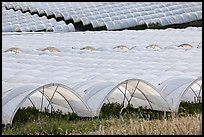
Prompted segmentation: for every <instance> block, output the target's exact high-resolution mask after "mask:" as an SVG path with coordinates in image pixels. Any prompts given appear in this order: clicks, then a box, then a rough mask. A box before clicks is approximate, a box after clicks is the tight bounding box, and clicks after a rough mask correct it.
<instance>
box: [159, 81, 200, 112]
mask: <svg viewBox="0 0 204 137" xmlns="http://www.w3.org/2000/svg"><path fill="white" fill-rule="evenodd" d="M159 89H160V90H161V95H162V96H163V97H164V98H165V99H166V101H167V102H168V104H169V106H170V107H171V109H172V111H175V112H177V111H178V108H179V105H180V102H181V101H190V102H194V103H197V102H202V77H200V78H198V79H194V78H191V77H186V78H185V77H182V78H180V77H174V78H169V79H167V80H165V81H164V82H162V83H161V85H160V86H159Z"/></svg>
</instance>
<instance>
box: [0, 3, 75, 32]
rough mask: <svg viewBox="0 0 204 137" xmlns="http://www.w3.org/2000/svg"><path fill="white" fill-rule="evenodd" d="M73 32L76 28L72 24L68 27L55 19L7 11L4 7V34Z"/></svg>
mask: <svg viewBox="0 0 204 137" xmlns="http://www.w3.org/2000/svg"><path fill="white" fill-rule="evenodd" d="M36 31H48V32H50V31H54V32H72V31H75V27H74V25H73V24H72V23H69V24H68V25H67V24H66V23H65V22H64V21H59V22H57V21H56V20H55V19H54V18H52V19H47V17H45V16H43V17H39V16H38V15H36V14H34V15H31V14H30V13H28V12H27V13H22V12H21V11H19V10H18V11H14V10H12V9H11V10H6V9H5V8H3V7H2V32H36Z"/></svg>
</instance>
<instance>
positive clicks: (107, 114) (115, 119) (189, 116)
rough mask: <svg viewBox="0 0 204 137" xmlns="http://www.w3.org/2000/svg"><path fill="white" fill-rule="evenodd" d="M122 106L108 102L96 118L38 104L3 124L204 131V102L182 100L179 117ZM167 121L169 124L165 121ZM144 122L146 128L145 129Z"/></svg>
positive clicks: (33, 129)
mask: <svg viewBox="0 0 204 137" xmlns="http://www.w3.org/2000/svg"><path fill="white" fill-rule="evenodd" d="M121 108H122V105H120V104H118V103H111V104H105V105H104V106H103V107H102V109H101V112H100V116H99V117H94V118H81V117H78V116H77V115H76V114H75V113H68V114H66V115H64V114H62V112H61V111H57V112H52V113H48V112H39V111H38V110H37V109H35V108H23V109H19V110H18V112H17V113H16V115H15V117H14V120H13V125H12V127H3V125H2V133H3V134H6V135H65V134H123V133H124V134H168V133H169V134H170V133H171V132H174V133H172V134H185V133H184V131H183V130H185V131H186V132H190V133H189V134H201V131H202V130H201V127H202V126H201V124H200V123H201V122H202V103H200V104H191V103H184V102H182V103H181V105H180V108H179V112H178V114H177V116H176V117H175V118H174V117H172V115H171V113H170V112H167V116H166V117H164V112H161V111H155V110H149V109H145V108H142V107H140V108H133V107H132V106H131V105H130V106H128V108H126V109H125V110H123V111H122V112H121ZM165 121H167V123H169V124H165ZM179 121H180V122H179ZM193 123H195V124H193ZM196 123H197V124H196ZM143 124H144V126H145V127H146V129H142V128H143ZM180 124H183V126H185V124H187V125H186V126H185V129H182V128H181V129H180V128H179V129H174V128H175V127H174V125H175V126H178V125H180ZM191 124H192V125H191ZM199 124H200V125H199ZM195 125H197V126H195ZM155 126H156V127H155ZM162 126H163V127H165V128H166V130H168V131H165V129H164V131H162V130H161V129H160V128H161V127H162ZM128 127H129V128H128ZM194 128H197V129H194ZM131 129H135V130H134V131H132V130H131ZM150 129H151V130H150ZM153 129H154V130H153ZM156 129H157V130H156ZM170 129H172V131H171V130H170ZM193 129H194V130H193ZM146 130H149V131H146Z"/></svg>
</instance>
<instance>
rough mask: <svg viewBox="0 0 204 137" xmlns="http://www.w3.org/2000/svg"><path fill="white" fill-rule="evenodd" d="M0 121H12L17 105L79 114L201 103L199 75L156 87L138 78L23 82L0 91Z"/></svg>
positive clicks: (173, 109) (174, 108)
mask: <svg viewBox="0 0 204 137" xmlns="http://www.w3.org/2000/svg"><path fill="white" fill-rule="evenodd" d="M2 94H3V95H2V124H12V121H13V118H14V116H15V114H16V112H17V110H18V109H19V108H20V107H28V106H31V107H36V108H37V109H39V110H40V111H45V109H46V110H49V111H50V112H51V111H56V110H62V112H63V113H67V112H74V113H76V114H77V115H78V116H81V117H95V116H99V113H100V109H101V108H102V106H103V104H104V103H113V102H118V103H122V104H123V106H124V107H126V106H127V105H128V104H132V105H133V107H140V106H142V107H146V108H148V109H153V110H159V111H170V112H177V111H178V108H179V104H180V102H181V101H189V102H193V103H201V102H202V77H199V78H197V79H194V78H192V77H172V78H169V79H167V80H165V81H163V82H162V83H159V84H158V85H157V86H154V85H152V84H150V83H149V82H147V81H144V80H142V79H128V80H125V81H122V82H119V83H117V82H95V83H94V82H93V83H87V84H85V83H83V82H81V83H80V82H79V83H77V84H76V83H75V84H73V85H66V83H50V84H46V85H42V86H39V85H26V86H23V87H18V88H15V89H11V90H9V91H5V92H2Z"/></svg>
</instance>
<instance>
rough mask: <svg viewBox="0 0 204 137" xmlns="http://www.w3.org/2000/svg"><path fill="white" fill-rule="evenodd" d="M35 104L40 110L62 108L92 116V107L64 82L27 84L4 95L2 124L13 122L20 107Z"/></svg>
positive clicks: (63, 110)
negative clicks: (41, 84) (38, 85)
mask: <svg viewBox="0 0 204 137" xmlns="http://www.w3.org/2000/svg"><path fill="white" fill-rule="evenodd" d="M28 106H33V107H35V108H37V109H39V110H40V111H45V108H46V110H49V111H50V112H51V111H56V110H62V112H63V113H67V112H74V113H76V114H77V115H78V116H81V117H92V116H93V115H92V113H91V110H90V108H89V107H88V106H87V105H86V103H85V102H84V101H83V100H82V98H81V97H80V96H79V95H78V94H77V93H75V92H74V91H73V90H72V89H70V88H68V87H67V86H65V85H62V84H57V83H53V84H47V85H44V86H41V87H37V86H33V85H27V86H23V87H19V88H15V89H14V90H10V91H8V92H6V93H4V95H3V96H2V124H12V121H13V118H14V116H15V114H16V112H17V110H18V109H19V108H20V107H28Z"/></svg>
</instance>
